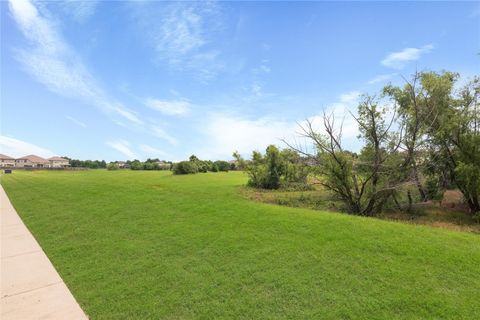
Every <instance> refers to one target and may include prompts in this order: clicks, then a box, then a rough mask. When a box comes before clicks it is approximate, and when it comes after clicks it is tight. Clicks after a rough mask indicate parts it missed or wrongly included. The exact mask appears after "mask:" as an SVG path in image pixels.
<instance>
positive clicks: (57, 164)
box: [47, 157, 70, 168]
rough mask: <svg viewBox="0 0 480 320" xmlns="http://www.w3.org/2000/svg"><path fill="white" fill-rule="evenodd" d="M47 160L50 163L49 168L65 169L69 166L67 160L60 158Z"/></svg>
mask: <svg viewBox="0 0 480 320" xmlns="http://www.w3.org/2000/svg"><path fill="white" fill-rule="evenodd" d="M47 160H48V161H49V162H50V168H65V167H69V166H70V162H69V161H68V159H65V158H62V157H51V158H48V159H47Z"/></svg>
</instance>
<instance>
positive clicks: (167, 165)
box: [155, 161, 172, 170]
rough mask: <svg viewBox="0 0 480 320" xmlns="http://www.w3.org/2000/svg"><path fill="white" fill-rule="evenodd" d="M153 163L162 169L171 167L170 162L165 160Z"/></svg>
mask: <svg viewBox="0 0 480 320" xmlns="http://www.w3.org/2000/svg"><path fill="white" fill-rule="evenodd" d="M155 164H156V165H157V166H158V167H159V168H160V169H162V170H169V169H170V168H171V166H172V165H171V164H170V163H168V162H165V161H157V162H155Z"/></svg>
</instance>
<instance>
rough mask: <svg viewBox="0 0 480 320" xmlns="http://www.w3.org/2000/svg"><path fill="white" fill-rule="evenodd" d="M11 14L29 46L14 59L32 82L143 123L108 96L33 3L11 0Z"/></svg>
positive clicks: (19, 50) (18, 52)
mask: <svg viewBox="0 0 480 320" xmlns="http://www.w3.org/2000/svg"><path fill="white" fill-rule="evenodd" d="M10 11H11V13H12V16H13V18H14V20H15V22H16V23H17V26H18V28H19V30H20V31H21V32H22V34H23V35H24V37H25V38H26V39H27V40H28V41H29V43H30V48H28V49H17V50H16V51H17V52H16V53H17V54H16V58H17V60H18V61H19V62H20V63H21V64H22V65H23V68H24V69H25V71H26V72H27V73H29V74H30V75H31V76H32V77H33V78H34V79H36V80H37V81H38V82H40V83H41V84H43V85H44V86H45V87H47V89H48V90H50V91H52V92H54V93H57V94H59V95H62V96H66V97H70V98H76V99H80V100H82V101H83V102H85V103H87V104H90V105H94V106H96V107H98V108H100V109H101V110H103V111H104V112H107V113H110V114H114V115H118V116H121V117H124V118H126V119H128V120H130V121H132V122H134V123H137V124H141V123H142V121H141V120H140V119H139V118H138V117H137V116H136V115H135V114H134V113H133V112H132V111H131V110H128V109H127V108H125V107H124V106H123V105H122V104H121V103H119V102H117V101H114V100H112V99H111V98H109V97H108V95H107V94H106V93H105V92H104V91H103V90H102V89H101V88H100V86H99V85H98V83H97V81H96V80H95V78H94V77H93V76H92V75H91V74H90V72H89V71H88V70H87V68H86V67H85V66H84V65H83V63H82V62H81V59H80V58H79V57H78V56H77V54H76V53H75V52H74V51H73V50H72V48H71V47H70V46H69V45H68V44H67V42H66V41H65V40H64V39H63V37H62V35H61V33H60V32H59V30H57V28H56V26H55V25H54V24H53V23H51V22H50V21H49V20H48V19H47V18H46V17H45V16H44V15H42V14H41V13H40V12H39V10H37V8H36V7H35V5H34V4H32V3H31V2H30V1H28V0H10Z"/></svg>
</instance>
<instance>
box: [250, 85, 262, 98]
mask: <svg viewBox="0 0 480 320" xmlns="http://www.w3.org/2000/svg"><path fill="white" fill-rule="evenodd" d="M262 88H263V86H262V84H261V83H260V82H259V81H253V83H252V94H253V95H254V96H256V97H261V96H263V92H262Z"/></svg>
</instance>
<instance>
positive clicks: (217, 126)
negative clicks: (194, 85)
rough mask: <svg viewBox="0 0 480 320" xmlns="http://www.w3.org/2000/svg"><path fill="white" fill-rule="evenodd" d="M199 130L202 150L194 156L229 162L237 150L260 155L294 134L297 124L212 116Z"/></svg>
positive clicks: (246, 154)
mask: <svg viewBox="0 0 480 320" xmlns="http://www.w3.org/2000/svg"><path fill="white" fill-rule="evenodd" d="M206 123H207V125H206V126H203V127H202V130H203V131H204V135H205V136H206V139H205V141H208V143H206V145H205V146H204V147H202V148H201V149H199V150H197V151H196V153H195V154H198V155H199V156H200V157H204V158H208V159H212V160H213V159H217V158H218V159H219V158H228V157H230V156H231V154H232V153H233V151H235V150H237V151H239V152H240V153H241V154H243V155H245V156H249V155H250V153H251V152H252V151H253V150H261V151H263V150H264V149H265V148H266V147H267V146H268V145H269V144H277V145H279V144H281V139H283V138H288V137H289V136H290V135H292V134H294V132H295V127H296V124H295V123H292V122H288V121H283V120H279V119H275V118H268V117H264V118H260V119H249V118H247V117H243V116H239V115H229V114H212V115H210V116H209V118H208V119H207V120H206Z"/></svg>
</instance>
